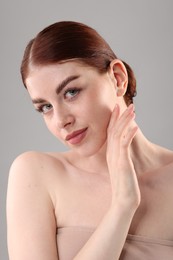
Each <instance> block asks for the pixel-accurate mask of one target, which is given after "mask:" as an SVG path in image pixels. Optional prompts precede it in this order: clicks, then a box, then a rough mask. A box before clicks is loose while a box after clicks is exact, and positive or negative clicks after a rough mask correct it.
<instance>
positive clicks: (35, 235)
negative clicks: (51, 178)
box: [7, 153, 58, 260]
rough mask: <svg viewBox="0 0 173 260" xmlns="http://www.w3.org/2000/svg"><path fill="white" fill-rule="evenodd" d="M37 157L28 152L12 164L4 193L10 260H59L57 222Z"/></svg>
mask: <svg viewBox="0 0 173 260" xmlns="http://www.w3.org/2000/svg"><path fill="white" fill-rule="evenodd" d="M36 157H37V155H36V154H34V155H33V154H32V153H27V154H24V155H22V156H20V157H19V158H17V159H16V160H15V162H14V163H13V165H12V167H11V170H10V176H9V183H8V193H7V226H8V250H9V259H10V260H31V259H32V260H39V259H41V260H48V259H49V260H58V255H57V246H56V221H55V216H54V210H53V205H52V201H51V198H50V195H49V193H48V191H47V189H46V187H45V186H46V185H45V184H44V174H41V173H43V172H44V170H43V169H41V167H40V166H38V163H36V161H37V158H36Z"/></svg>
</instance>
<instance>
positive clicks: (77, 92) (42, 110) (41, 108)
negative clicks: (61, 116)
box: [36, 88, 81, 114]
mask: <svg viewBox="0 0 173 260" xmlns="http://www.w3.org/2000/svg"><path fill="white" fill-rule="evenodd" d="M80 91H81V89H80V88H69V89H67V90H65V92H64V94H63V96H64V98H65V99H68V100H69V101H71V100H73V99H74V98H75V97H76V96H77V95H78V94H79V93H80ZM70 92H71V93H72V92H73V95H72V97H70V98H68V97H66V95H67V94H68V93H70ZM46 106H47V107H49V109H51V108H50V107H52V105H51V104H43V105H40V106H38V107H37V108H36V110H37V111H38V112H39V113H42V114H46V113H47V112H49V111H47V112H44V107H46Z"/></svg>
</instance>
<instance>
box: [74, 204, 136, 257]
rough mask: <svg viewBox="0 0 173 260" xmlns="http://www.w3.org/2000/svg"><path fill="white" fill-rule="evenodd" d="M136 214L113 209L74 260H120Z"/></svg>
mask: <svg viewBox="0 0 173 260" xmlns="http://www.w3.org/2000/svg"><path fill="white" fill-rule="evenodd" d="M134 213H135V210H132V209H130V208H129V210H127V209H123V208H120V207H118V206H117V207H116V208H113V207H111V208H110V210H109V211H108V212H107V214H106V215H105V217H104V218H103V220H102V221H101V223H100V224H99V226H98V227H97V229H96V230H95V232H94V233H93V235H92V236H91V237H90V239H89V240H88V242H87V243H86V244H85V246H84V247H83V248H82V249H81V250H80V252H79V253H78V255H77V256H76V257H75V258H74V260H88V259H90V260H98V259H99V260H118V259H119V257H120V254H121V251H122V249H123V246H124V243H125V240H126V236H127V233H128V230H129V227H130V223H131V220H132V218H133V215H134Z"/></svg>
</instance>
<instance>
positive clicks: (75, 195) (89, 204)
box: [56, 177, 173, 239]
mask: <svg viewBox="0 0 173 260" xmlns="http://www.w3.org/2000/svg"><path fill="white" fill-rule="evenodd" d="M172 184H173V183H172ZM172 184H171V182H168V183H167V185H165V183H163V182H162V181H159V182H158V181H156V182H149V183H148V182H147V183H146V182H144V183H141V184H140V191H141V204H140V206H139V208H138V210H137V211H136V213H135V215H134V217H133V219H132V222H131V226H130V230H129V233H130V234H138V235H143V236H149V237H157V238H158V237H160V238H162V239H173V225H172V219H173V192H172ZM111 193H112V191H111V185H110V182H109V179H108V178H104V177H103V178H98V177H94V178H87V177H85V178H78V177H76V178H72V179H71V180H69V181H68V182H67V183H66V184H65V185H64V187H63V188H62V189H61V191H60V194H59V193H57V197H58V198H59V197H60V198H61V199H57V200H58V201H59V203H58V207H57V208H56V215H57V219H58V225H59V226H62V227H64V226H83V227H96V226H97V225H98V224H99V223H100V221H101V219H102V218H103V217H104V215H105V214H106V212H107V210H108V208H109V206H110V203H111ZM170 227H172V228H170Z"/></svg>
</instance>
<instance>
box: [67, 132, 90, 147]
mask: <svg viewBox="0 0 173 260" xmlns="http://www.w3.org/2000/svg"><path fill="white" fill-rule="evenodd" d="M87 129H88V128H83V129H80V130H77V131H74V132H73V133H71V134H69V135H67V136H66V138H65V140H66V141H68V142H69V143H70V144H79V143H80V142H81V141H82V140H83V139H84V137H85V135H86V132H87Z"/></svg>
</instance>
